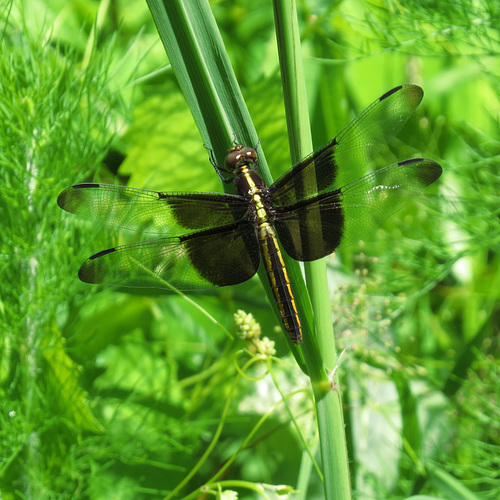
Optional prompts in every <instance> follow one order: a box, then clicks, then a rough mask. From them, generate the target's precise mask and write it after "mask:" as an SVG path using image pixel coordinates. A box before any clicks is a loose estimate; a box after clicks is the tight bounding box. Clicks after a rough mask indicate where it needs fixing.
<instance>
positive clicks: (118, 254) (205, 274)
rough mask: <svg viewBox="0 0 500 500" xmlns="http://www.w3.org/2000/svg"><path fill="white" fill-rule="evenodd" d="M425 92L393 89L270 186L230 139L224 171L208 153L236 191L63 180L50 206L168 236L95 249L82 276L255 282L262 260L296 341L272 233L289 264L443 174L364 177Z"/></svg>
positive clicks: (431, 169)
mask: <svg viewBox="0 0 500 500" xmlns="http://www.w3.org/2000/svg"><path fill="white" fill-rule="evenodd" d="M422 97H423V91H422V89H421V88H420V87H418V86H416V85H410V84H407V85H401V86H399V87H395V88H393V89H392V90H390V91H389V92H387V93H385V94H384V95H383V96H382V97H380V98H379V99H377V100H376V101H375V102H373V103H372V104H371V105H370V106H369V107H368V108H366V109H365V110H364V111H363V112H362V113H361V114H360V115H358V116H357V117H356V118H355V119H354V120H353V121H352V122H351V123H350V124H349V125H347V127H345V128H344V130H342V132H340V134H339V135H337V136H336V137H335V138H334V139H333V140H331V141H330V142H329V143H328V144H326V145H325V146H323V147H321V148H319V149H317V150H316V151H314V152H313V153H312V154H310V155H309V156H306V157H305V158H304V159H302V160H301V161H299V162H298V163H297V164H295V165H294V166H293V167H292V168H291V169H290V170H288V171H287V172H286V173H285V174H283V175H282V176H281V177H280V178H279V179H278V180H276V181H275V182H274V183H273V184H271V185H270V186H269V187H267V186H266V185H265V183H264V181H263V179H262V177H261V176H260V175H259V174H258V173H257V171H256V169H257V167H258V155H257V152H256V150H255V149H256V147H255V148H251V147H243V146H242V145H235V146H234V147H232V148H230V149H229V151H228V154H227V157H226V160H225V166H224V167H219V166H218V165H217V164H216V162H215V159H214V157H213V153H211V163H212V164H213V166H214V167H215V170H216V172H217V174H218V175H219V177H220V178H221V179H222V181H224V182H234V187H235V192H236V194H221V193H198V192H156V191H148V190H143V189H134V188H130V187H123V186H115V185H110V184H96V183H84V184H77V185H75V186H72V187H69V188H67V189H66V190H64V191H63V192H62V193H61V194H60V195H59V197H58V199H57V203H58V204H59V206H60V207H61V208H62V209H64V210H66V211H68V212H71V213H74V214H76V215H79V216H81V217H84V218H87V219H90V220H93V221H97V222H102V223H105V224H108V225H110V226H117V227H122V228H125V229H131V230H137V231H142V232H146V233H156V234H161V235H167V236H162V237H160V238H158V239H154V240H148V241H140V242H137V243H132V244H128V245H122V246H118V247H114V248H110V249H108V250H103V251H101V252H98V253H96V254H94V255H92V256H91V257H90V258H89V259H87V260H86V261H85V262H84V263H83V265H82V266H81V268H80V270H79V272H78V277H79V278H80V280H82V281H84V282H87V283H103V284H108V285H119V286H129V287H159V288H167V289H168V288H169V287H175V288H177V289H179V290H183V291H193V290H199V289H204V288H205V289H206V288H209V287H213V286H228V285H235V284H238V283H242V282H244V281H246V280H248V279H250V278H251V277H252V276H254V274H255V273H256V272H257V269H258V267H259V265H260V261H261V256H262V259H263V262H264V265H265V268H266V270H267V275H268V278H269V282H270V285H271V288H272V290H273V294H274V297H275V299H276V301H277V304H278V307H279V310H280V313H281V317H282V322H283V327H284V329H285V331H286V332H287V333H288V334H289V335H290V338H291V339H292V341H293V342H294V343H295V344H299V343H301V342H302V332H301V326H300V319H299V316H298V313H297V308H296V304H295V300H294V297H293V293H292V288H291V285H290V281H289V278H288V274H287V270H286V268H285V264H284V262H283V258H282V254H281V250H280V247H279V245H278V239H279V241H280V243H281V245H282V246H283V248H284V249H285V251H286V253H287V254H288V255H290V257H292V258H293V259H295V260H299V261H313V260H316V259H320V258H321V257H325V256H326V255H329V254H331V253H332V252H334V251H335V250H337V249H340V248H343V247H345V246H347V245H349V244H351V243H353V242H355V241H357V240H359V239H360V238H361V237H362V236H363V235H364V234H365V233H367V232H368V231H370V230H371V229H373V228H375V227H376V226H378V225H379V224H380V223H381V222H382V221H384V220H385V219H386V218H387V217H389V216H390V215H392V214H393V213H394V212H396V211H397V210H399V209H401V208H402V207H403V206H405V205H406V204H408V203H409V202H410V201H412V200H413V199H414V198H415V197H416V196H417V195H418V194H419V193H420V192H421V191H423V190H424V189H425V188H426V187H427V186H429V185H430V184H432V183H433V182H434V181H435V180H436V179H438V178H439V176H440V175H441V173H442V169H441V167H440V165H438V164H437V163H436V162H434V161H433V160H428V159H424V158H412V159H409V160H404V161H401V162H399V163H395V164H392V165H389V166H387V167H385V168H381V169H379V170H376V171H374V172H371V173H369V174H367V175H364V176H363V177H359V175H360V174H362V173H363V170H364V169H365V168H366V166H367V165H368V164H369V163H370V162H371V160H372V159H373V157H374V155H375V153H376V152H377V151H378V150H379V149H380V147H381V146H382V145H384V144H385V143H386V142H388V141H389V140H390V139H391V138H392V137H393V136H395V135H396V134H397V133H398V132H399V131H400V129H401V128H402V127H403V125H404V124H405V123H406V121H407V120H408V118H409V117H410V115H411V114H412V113H413V111H414V110H415V109H416V107H417V106H418V105H419V103H420V101H421V100H422ZM225 174H226V175H227V176H225ZM165 282H166V283H165Z"/></svg>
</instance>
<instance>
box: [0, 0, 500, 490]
mask: <svg viewBox="0 0 500 500" xmlns="http://www.w3.org/2000/svg"><path fill="white" fill-rule="evenodd" d="M19 3H20V2H19ZM149 3H150V4H151V5H153V4H154V3H155V2H149ZM171 3H172V4H173V3H174V2H173V1H172V2H171ZM202 3H203V2H202ZM190 4H192V5H196V4H195V2H190ZM211 7H212V10H213V14H214V17H215V21H216V27H217V28H218V29H219V30H220V32H221V35H222V39H223V41H224V44H225V47H226V50H227V52H228V54H229V59H230V61H231V65H232V68H233V69H234V72H235V76H236V80H235V81H237V82H238V84H239V87H240V88H241V92H242V95H241V96H240V95H239V94H238V89H237V87H233V86H232V85H233V83H232V81H231V82H230V81H229V80H227V81H225V80H224V79H223V78H222V79H221V82H218V83H217V85H222V87H223V86H224V84H226V85H227V86H228V87H227V90H226V92H227V94H226V95H224V96H222V97H220V96H218V98H220V102H219V103H218V104H220V108H216V107H214V108H213V110H214V111H213V112H212V113H208V117H209V118H207V109H208V110H209V109H210V106H213V105H214V104H215V103H214V101H212V100H211V99H212V98H211V97H210V96H209V90H210V89H209V88H208V86H207V81H210V80H207V81H205V80H203V81H201V82H200V81H196V82H192V84H193V86H194V87H196V86H199V88H200V89H201V91H203V89H204V88H205V89H206V92H207V97H206V101H202V104H203V106H202V108H203V107H206V109H197V108H196V106H195V102H196V99H194V98H193V97H192V96H189V95H187V94H186V96H185V97H184V96H183V94H182V93H181V92H180V90H179V85H180V87H181V88H182V89H183V91H184V92H185V93H186V91H185V86H184V85H185V84H186V83H189V82H184V83H183V82H182V77H181V76H179V74H178V70H177V67H176V65H175V63H174V56H173V55H172V54H173V53H172V52H169V54H170V55H171V57H172V61H171V62H172V67H171V66H170V65H169V61H168V60H167V57H166V55H165V51H164V48H163V46H162V44H161V43H160V41H159V38H158V31H157V29H156V27H155V25H154V24H153V21H152V17H151V13H150V12H149V10H148V8H147V5H146V3H145V2H142V1H135V2H126V3H125V2H123V5H122V4H120V3H118V2H110V1H104V2H101V3H96V4H95V5H94V4H90V3H72V2H71V3H63V7H61V5H60V2H56V1H55V0H45V1H44V2H43V3H35V2H33V1H26V2H24V3H23V8H22V10H18V9H19V6H18V5H17V3H16V6H14V5H13V4H12V3H11V2H4V5H3V7H2V16H1V21H2V24H1V26H0V27H1V30H0V248H1V251H0V273H1V274H0V280H1V281H0V282H1V293H0V332H1V335H0V409H1V411H0V419H1V421H0V493H1V496H2V498H6V499H10V498H12V499H14V498H36V499H44V498H58V499H60V498H92V499H98V498H103V499H104V498H106V499H107V498H123V499H125V498H127V499H128V498H130V499H132V498H133V499H137V498H164V497H165V498H173V497H174V494H176V495H177V496H176V498H193V499H194V498H200V497H202V496H203V494H205V496H206V497H208V496H209V495H211V496H216V497H217V495H218V498H248V499H250V498H269V499H272V498H278V496H279V497H280V498H294V499H299V498H307V499H321V498H325V493H324V491H325V490H324V488H323V480H324V474H325V468H324V466H323V463H324V460H325V455H323V457H322V455H321V449H322V447H323V453H324V448H325V445H326V443H327V442H328V440H329V438H330V437H329V436H325V434H324V433H322V431H321V427H320V432H319V433H318V426H317V419H320V420H321V419H325V418H327V417H328V412H326V413H324V414H321V411H322V410H321V409H320V410H319V412H318V406H317V400H318V395H319V394H320V393H321V391H320V390H319V389H318V388H317V387H314V390H313V388H312V387H311V383H310V380H309V378H308V377H306V376H305V375H304V373H303V371H302V370H301V369H300V367H299V366H298V364H297V362H296V360H295V358H294V357H293V356H291V355H290V346H289V344H288V342H287V339H285V337H284V335H283V334H282V333H281V331H280V330H279V329H278V330H277V329H276V326H277V325H278V321H277V320H276V316H275V315H274V313H273V310H272V308H271V307H270V306H269V302H267V301H266V300H265V294H264V293H263V290H262V285H261V283H260V281H259V280H258V279H257V278H255V279H253V280H251V281H250V282H248V283H245V284H243V285H239V286H238V287H232V288H228V289H221V290H214V291H212V292H210V293H208V294H206V295H196V296H190V298H189V299H190V300H187V299H186V298H185V297H182V296H175V295H164V294H156V295H153V294H149V295H143V294H139V293H133V294H131V293H125V292H123V291H120V290H114V289H107V288H103V287H97V286H90V285H85V284H83V283H80V282H79V281H78V279H77V270H78V266H79V265H80V264H81V262H83V260H84V259H85V258H86V257H88V256H89V255H90V254H92V253H93V252H96V251H98V250H102V249H105V248H108V247H111V246H113V245H115V244H117V243H118V242H122V241H124V240H125V239H129V238H131V237H141V238H143V237H144V236H141V235H129V234H127V233H126V232H118V231H116V230H112V229H110V228H103V227H96V225H93V224H90V223H88V222H83V221H81V220H77V219H76V217H71V216H69V215H68V214H65V213H62V212H61V211H60V209H59V208H58V207H57V204H56V198H57V195H58V194H59V192H60V191H62V189H64V188H65V187H67V186H69V185H71V184H75V183H77V182H83V181H92V180H99V181H103V182H111V183H116V184H128V185H131V186H134V187H146V188H149V189H161V190H172V191H193V190H199V191H221V190H222V189H223V188H222V187H221V186H220V183H219V179H218V178H217V176H216V175H215V174H214V172H213V168H212V166H211V165H210V163H209V161H208V154H207V151H206V150H205V149H204V148H203V144H204V143H206V144H207V145H209V146H210V147H212V148H213V149H214V152H215V154H216V156H217V158H218V161H221V158H222V157H223V155H224V150H225V149H226V148H227V145H228V143H230V142H231V140H232V134H233V132H234V133H236V134H237V137H238V139H239V140H244V141H250V143H253V142H254V141H255V140H256V138H258V139H260V140H261V144H262V147H263V150H264V151H265V154H266V159H267V164H268V165H269V170H270V175H272V177H273V178H276V177H278V176H279V175H280V174H281V173H282V172H284V171H285V170H286V169H287V168H289V166H290V165H291V163H292V162H291V160H290V153H289V151H290V147H289V145H288V139H287V122H286V118H285V107H286V109H287V111H288V112H290V111H291V109H290V104H289V101H288V96H289V94H287V92H290V89H285V93H284V92H283V91H282V88H281V79H280V74H279V69H280V65H279V62H278V52H277V48H276V46H277V44H276V33H275V25H274V22H273V9H272V4H271V2H268V1H265V0H259V1H255V0H252V1H250V0H238V1H232V2H225V1H219V2H212V4H211ZM205 19H207V25H209V22H208V20H209V18H208V17H206V18H205ZM298 19H299V29H300V32H301V42H302V51H303V56H304V57H303V64H304V74H305V76H306V86H307V99H308V105H309V115H310V123H311V129H312V139H313V143H314V145H315V147H317V146H320V145H321V144H324V143H325V142H326V141H327V140H329V139H330V138H332V137H333V136H335V135H336V134H337V133H338V132H339V131H340V130H341V129H342V127H343V126H345V125H346V124H347V123H348V122H349V121H350V120H351V119H352V118H354V116H355V115H356V114H357V113H358V112H360V111H361V110H362V109H364V107H365V106H367V105H368V104H370V103H371V102H372V101H373V100H374V99H376V98H377V97H379V96H380V95H382V94H383V93H384V92H386V91H387V90H389V89H390V88H392V87H394V86H396V85H399V84H401V83H405V82H412V83H417V84H419V85H421V86H422V87H423V88H424V91H425V97H424V101H423V102H422V104H421V106H420V107H419V108H418V110H417V112H416V113H415V116H414V117H413V118H412V119H411V120H410V121H409V122H408V124H407V125H406V127H405V128H404V130H403V131H402V133H401V134H399V136H398V138H397V139H396V140H395V141H393V142H392V143H391V144H390V145H389V146H390V147H389V148H386V150H385V151H383V154H381V158H380V159H377V166H382V165H383V164H390V163H392V162H394V161H396V160H402V159H405V158H409V157H416V156H425V157H431V158H434V159H435V160H436V161H438V162H439V163H441V164H442V166H443V169H444V174H443V176H442V178H441V179H440V180H439V181H438V183H437V185H436V186H433V187H432V188H431V189H429V190H428V191H427V192H426V193H425V195H424V196H422V197H421V198H420V199H419V200H418V201H417V202H415V203H412V204H411V205H410V206H409V207H407V208H406V209H405V210H404V211H402V212H401V213H398V214H397V215H396V216H395V217H393V218H391V219H390V220H388V221H387V223H385V224H384V226H383V227H382V228H380V229H379V230H378V231H376V232H375V233H372V234H369V235H367V237H366V239H365V240H364V241H363V242H360V243H359V244H355V245H353V246H352V247H349V248H348V249H346V250H343V251H342V252H339V253H338V254H337V255H335V256H332V257H330V258H328V259H326V265H327V272H328V281H329V285H330V290H331V293H330V295H331V307H332V311H333V329H334V332H335V339H336V344H337V348H338V349H339V353H340V352H341V351H340V350H343V349H345V352H343V353H342V355H341V356H338V355H337V358H339V359H338V366H337V367H336V370H335V375H336V376H337V377H338V379H336V380H338V382H337V383H338V386H339V387H340V390H341V395H342V403H343V418H344V421H345V424H346V428H345V431H346V438H347V450H348V457H349V464H348V465H349V468H350V476H351V477H350V479H351V487H352V491H353V496H355V497H356V498H360V499H365V498H366V499H368V498H377V499H381V500H382V499H383V500H387V499H392V498H394V499H402V498H414V499H417V498H420V499H424V498H426V499H430V498H442V499H447V498H449V499H469V498H470V499H473V498H483V499H495V498H498V495H499V493H500V478H499V477H498V465H499V464H498V462H499V456H500V442H499V430H500V409H499V404H498V401H499V397H498V387H499V384H500V380H499V379H500V374H499V370H498V360H497V358H498V354H499V349H498V325H499V324H500V307H499V300H498V296H499V290H500V266H499V258H500V257H499V254H500V217H499V208H498V207H499V206H500V203H499V201H500V200H499V193H500V143H499V141H498V137H499V136H500V134H499V132H500V130H499V129H500V126H499V121H498V116H500V99H499V96H498V88H499V83H500V82H499V73H498V67H499V65H498V62H499V61H498V59H499V58H498V56H499V53H500V33H499V31H498V27H499V26H500V11H499V8H498V7H497V6H496V3H495V2H493V1H491V2H490V3H489V4H488V3H487V2H486V1H485V2H479V3H478V2H474V3H472V2H469V1H465V2H461V3H459V4H456V3H453V4H452V3H450V4H448V3H446V2H445V3H440V4H439V7H436V6H435V5H434V4H428V3H427V2H421V1H419V2H415V3H412V2H409V3H408V2H407V3H405V4H404V5H403V4H401V5H400V4H393V3H389V2H379V3H378V4H376V5H375V4H373V3H369V2H332V1H331V0H314V1H313V0H303V1H301V2H299V6H298ZM157 22H158V21H157ZM200 22H201V24H200V29H201V28H202V24H203V18H201V19H200ZM209 28H210V29H212V28H214V26H212V27H210V26H209ZM159 31H160V33H161V26H160V25H159ZM172 46H173V49H172V48H171V49H170V50H177V51H178V52H176V53H174V54H177V55H178V57H180V58H181V60H182V58H183V57H185V54H186V53H187V52H186V50H187V47H185V46H183V45H182V42H180V43H172ZM292 62H293V61H292V60H287V61H285V63H284V65H285V66H283V63H282V69H283V68H287V67H288V68H289V67H290V66H289V65H290V64H291V63H292ZM201 66H202V65H201ZM221 68H222V63H221V66H220V67H218V68H216V69H217V71H220V70H221ZM174 70H175V72H177V75H175V74H174ZM213 71H214V68H208V71H207V74H208V75H212V74H213ZM176 78H177V79H179V82H180V83H179V84H178V80H177V79H176ZM207 78H208V77H207ZM209 78H212V76H209ZM217 88H218V87H217ZM292 92H293V89H292ZM284 94H285V96H287V97H286V98H285V97H284ZM243 98H244V101H243ZM233 101H234V102H233ZM245 103H246V105H247V106H248V109H249V116H251V119H252V122H253V125H254V126H255V130H256V133H255V132H252V131H251V129H250V127H251V126H252V125H251V124H250V123H247V118H246V117H244V115H235V114H234V113H233V111H229V110H230V109H231V110H232V109H233V108H230V106H236V107H237V109H241V108H240V107H239V106H244V105H245ZM188 105H189V106H188ZM217 109H218V111H217ZM235 109H236V108H235ZM224 113H227V114H228V121H227V122H226V128H225V129H224V128H223V127H222V126H221V123H224V120H222V119H221V118H222V117H223V114H224ZM193 117H194V120H193ZM248 119H249V118H248ZM200 123H204V124H205V125H204V126H203V125H200ZM195 124H196V125H195ZM197 126H198V128H199V130H200V131H198V129H197V128H196V127H197ZM249 130H250V132H249ZM301 133H302V132H301ZM254 134H255V135H254ZM291 154H292V155H293V156H295V155H297V154H301V153H298V152H297V150H296V149H295V146H293V147H292V153H291ZM379 160H380V163H379ZM305 307H307V306H305ZM240 309H243V310H244V311H245V312H246V313H251V314H252V315H253V318H248V317H247V316H246V315H245V314H244V313H241V312H240V313H238V314H237V320H236V321H235V319H234V314H235V313H237V311H238V310H240ZM328 314H329V313H328ZM255 320H256V321H257V322H258V324H256V323H255ZM237 325H238V326H237ZM259 325H260V330H261V331H262V337H268V338H270V339H272V340H273V341H275V346H274V348H273V346H272V345H271V344H270V343H269V342H267V341H264V342H262V343H258V342H255V340H242V339H241V337H240V335H239V332H238V329H240V330H242V331H244V332H245V335H246V336H247V337H248V336H249V335H248V332H254V333H255V332H258V331H259ZM307 349H308V347H307V346H304V350H305V351H306V352H305V356H304V357H302V356H301V354H300V353H299V354H297V353H295V354H296V356H297V359H298V360H299V361H300V363H301V366H307V368H308V369H309V370H311V366H312V365H311V360H313V363H315V361H314V360H315V359H316V358H315V354H314V352H312V354H311V352H310V353H307ZM324 349H325V348H324V347H323V348H320V349H319V351H318V352H320V354H321V356H322V357H323V359H325V358H328V356H330V358H329V359H334V358H335V353H334V352H332V353H327V354H328V356H326V353H325V352H324ZM304 363H305V365H304ZM327 367H328V368H329V369H330V368H333V367H330V366H327ZM321 369H322V367H321V366H319V369H318V366H312V370H318V373H319V372H321ZM310 373H311V371H310ZM320 375H321V373H320ZM323 378H325V377H324V374H323ZM318 382H319V381H318ZM325 389H326V390H327V389H328V387H326V388H325ZM327 393H328V394H335V391H327ZM315 396H316V398H315ZM326 424H328V421H326ZM326 427H328V425H327V426H326ZM335 432H337V430H336V431H335ZM337 436H338V435H337V434H335V433H334V434H333V435H332V436H331V437H332V438H333V439H335V438H336V437H337ZM339 439H341V438H340V437H339ZM327 467H328V465H327ZM330 470H331V469H330ZM327 479H332V478H331V477H329V478H327ZM336 480H337V478H336V477H335V478H333V480H332V481H330V482H333V483H335V481H336ZM327 483H328V481H327ZM327 491H330V490H328V488H327ZM233 492H237V495H238V497H236V493H233ZM412 495H413V496H412Z"/></svg>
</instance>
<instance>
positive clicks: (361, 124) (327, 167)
mask: <svg viewBox="0 0 500 500" xmlns="http://www.w3.org/2000/svg"><path fill="white" fill-rule="evenodd" d="M422 97H423V91H422V89H421V88H420V87H418V86H417V85H409V84H408V85H400V86H399V87H395V88H393V89H392V90H390V91H389V92H386V93H385V94H384V95H383V96H381V97H379V98H378V99H377V100H376V101H375V102H373V103H372V104H371V105H370V106H368V107H367V108H366V109H365V110H364V111H363V112H362V113H361V114H359V115H358V116H357V117H356V118H355V119H354V120H353V121H352V122H351V123H350V124H349V125H347V126H346V127H345V128H344V129H343V130H342V132H340V134H338V135H337V137H335V139H333V140H332V141H330V142H329V143H328V144H326V145H325V146H323V147H321V148H319V149H317V150H316V151H314V152H313V153H312V154H310V155H309V156H306V157H305V158H304V159H303V160H301V161H300V162H298V163H297V164H296V165H294V166H293V167H292V168H291V169H290V170H289V171H288V172H285V173H284V174H283V175H282V176H281V177H280V178H279V179H278V180H277V181H276V182H275V183H274V184H272V185H271V186H270V188H269V189H270V191H271V199H272V202H273V204H274V205H275V206H280V205H281V206H286V205H291V204H293V203H294V202H296V201H298V200H302V199H306V198H308V197H311V196H315V195H316V194H318V193H320V194H321V193H324V192H327V191H331V190H332V189H339V188H340V187H341V186H344V185H345V184H348V183H349V182H351V181H352V180H354V179H356V178H358V177H360V176H361V175H363V174H364V173H365V171H366V167H367V165H368V164H369V163H370V162H371V161H372V160H373V158H374V157H375V155H376V153H377V152H378V151H379V149H380V148H381V147H382V146H383V145H384V144H387V142H388V141H390V139H392V138H393V137H394V136H395V135H396V134H397V133H398V132H399V131H400V130H401V128H402V127H403V125H404V124H405V123H406V121H407V120H408V118H409V117H410V116H411V114H412V113H413V111H414V110H415V109H416V108H417V106H418V105H419V104H420V101H421V100H422Z"/></svg>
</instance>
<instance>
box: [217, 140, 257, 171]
mask: <svg viewBox="0 0 500 500" xmlns="http://www.w3.org/2000/svg"><path fill="white" fill-rule="evenodd" d="M256 162H257V152H256V151H255V149H253V148H249V147H244V146H242V145H241V144H237V145H236V146H233V147H232V148H229V150H228V152H227V156H226V160H225V164H226V168H227V169H228V170H230V171H231V172H236V171H237V170H238V169H239V168H241V167H242V166H243V165H250V166H252V165H254V164H255V163H256Z"/></svg>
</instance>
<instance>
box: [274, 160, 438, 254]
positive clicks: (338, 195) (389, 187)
mask: <svg viewBox="0 0 500 500" xmlns="http://www.w3.org/2000/svg"><path fill="white" fill-rule="evenodd" d="M441 173H442V168H441V166H440V165H438V164H437V163H436V162H434V161H432V160H426V159H423V158H413V159H411V160H405V161H402V162H399V163H396V164H393V165H389V166H388V167H385V168H381V169H379V170H376V171H375V172H372V173H370V174H367V175H365V176H364V177H361V178H359V179H356V180H355V181H352V182H350V183H349V184H347V185H346V186H344V187H342V188H340V189H337V190H335V191H332V192H329V193H324V194H320V195H317V196H315V197H313V198H311V199H308V200H303V201H301V202H297V203H295V204H294V205H291V206H289V207H284V208H282V209H280V210H279V211H277V212H276V214H275V220H274V225H275V227H276V230H277V232H278V236H279V238H280V241H281V243H282V244H283V247H284V248H285V250H286V252H287V253H288V254H289V255H290V256H291V257H292V258H294V259H296V260H300V261H312V260H316V259H319V258H321V257H325V256H326V255H329V254H331V253H332V252H334V251H335V250H337V249H340V248H344V247H346V246H348V245H350V244H351V243H354V242H355V241H357V240H359V239H360V238H361V237H362V236H364V235H365V234H366V233H368V232H369V231H371V230H372V229H374V228H376V227H377V226H379V225H380V224H381V223H382V222H383V221H384V220H385V219H387V218H388V217H390V216H391V215H392V214H394V213H395V212H397V211H398V210H400V209H401V208H403V207H404V206H405V205H407V204H408V203H410V202H411V201H412V200H413V199H414V198H415V197H416V196H418V195H419V194H420V193H421V192H422V191H423V190H424V189H425V188H426V187H427V186H429V185H430V184H432V183H433V182H434V181H435V180H436V179H438V178H439V176H440V175H441Z"/></svg>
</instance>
